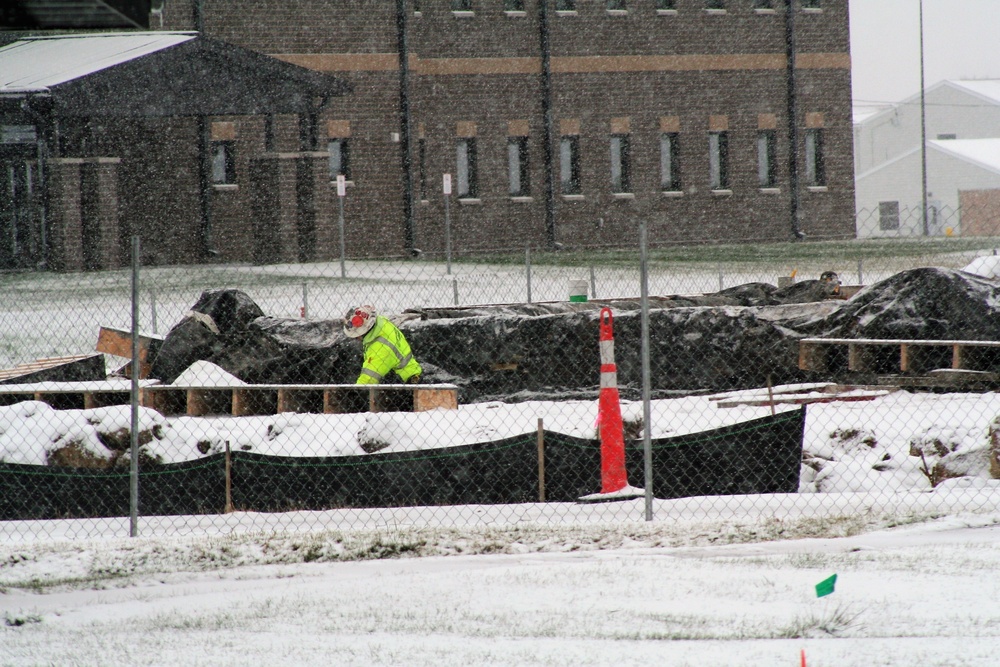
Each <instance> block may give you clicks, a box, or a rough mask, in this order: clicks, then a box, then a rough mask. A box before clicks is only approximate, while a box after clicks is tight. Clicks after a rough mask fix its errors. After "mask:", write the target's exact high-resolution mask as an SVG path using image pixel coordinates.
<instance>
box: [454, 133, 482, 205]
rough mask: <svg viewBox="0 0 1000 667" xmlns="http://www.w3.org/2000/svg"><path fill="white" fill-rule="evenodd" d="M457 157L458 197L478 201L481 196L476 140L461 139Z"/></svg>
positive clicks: (456, 153) (457, 147) (457, 148)
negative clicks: (478, 181)
mask: <svg viewBox="0 0 1000 667" xmlns="http://www.w3.org/2000/svg"><path fill="white" fill-rule="evenodd" d="M455 156H456V169H455V174H456V176H457V181H458V183H457V189H458V196H459V198H460V199H476V198H477V197H478V196H479V185H478V183H477V180H478V179H477V168H476V140H475V139H474V138H472V137H470V138H467V139H459V140H458V144H457V146H456V151H455Z"/></svg>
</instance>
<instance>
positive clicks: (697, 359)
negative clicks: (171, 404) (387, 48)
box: [153, 268, 1000, 402]
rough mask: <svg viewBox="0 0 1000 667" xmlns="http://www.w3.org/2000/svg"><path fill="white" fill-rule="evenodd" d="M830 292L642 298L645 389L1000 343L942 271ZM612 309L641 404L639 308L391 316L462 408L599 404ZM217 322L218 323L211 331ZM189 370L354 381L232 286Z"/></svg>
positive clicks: (177, 348)
mask: <svg viewBox="0 0 1000 667" xmlns="http://www.w3.org/2000/svg"><path fill="white" fill-rule="evenodd" d="M828 289H829V286H828V285H827V284H825V283H822V282H821V281H803V282H802V283H798V284H795V285H792V286H790V287H786V288H783V289H778V288H775V287H773V286H771V285H767V284H765V283H750V284H747V285H742V286H739V287H736V288H731V289H729V290H724V291H722V292H718V293H715V294H708V295H701V296H667V297H655V298H653V299H651V306H652V308H651V310H650V332H651V340H650V362H651V368H652V386H653V389H654V393H657V395H661V396H662V395H665V394H669V393H674V392H680V393H690V392H697V391H720V390H731V389H741V388H749V387H760V386H763V385H764V384H766V383H767V382H768V381H769V380H770V381H771V382H772V383H774V384H779V383H791V382H801V381H804V380H805V379H807V378H806V377H805V376H804V374H803V373H802V372H801V371H799V370H798V340H799V339H800V338H802V337H805V336H817V335H824V336H831V337H838V338H861V337H863V338H916V339H947V338H959V339H967V340H968V339H981V340H985V339H994V340H1000V309H998V304H1000V286H998V285H997V284H996V283H993V282H991V281H990V280H987V279H985V278H980V277H977V276H974V275H971V274H966V273H963V272H960V271H951V270H946V269H931V268H928V269H914V270H912V271H905V272H902V273H900V274H897V275H895V276H893V277H891V278H889V279H888V280H885V281H882V282H880V283H877V284H875V285H872V286H870V287H868V288H866V289H865V290H862V291H861V292H859V293H858V294H857V295H855V296H854V298H852V299H850V300H848V301H830V300H829V299H828V298H827V297H828ZM605 306H607V307H610V308H611V309H612V311H613V312H614V332H615V356H616V359H615V360H616V362H617V366H618V382H619V387H620V389H621V392H622V395H623V396H626V397H632V396H637V395H638V393H639V389H640V387H641V385H642V377H641V349H642V348H641V338H640V329H641V321H640V320H641V313H640V307H639V302H638V301H637V300H625V299H623V300H609V301H595V302H585V303H545V304H506V305H498V306H478V307H465V308H424V309H411V310H408V311H406V312H404V313H402V314H401V315H399V316H395V317H393V319H395V320H396V321H397V322H398V323H399V326H400V328H401V329H402V330H403V331H404V332H405V334H406V336H407V339H408V340H409V341H410V345H411V347H412V348H413V350H414V354H415V355H416V356H417V358H418V359H419V360H420V362H421V364H422V365H423V366H424V379H425V381H426V382H451V383H454V384H457V385H458V386H459V387H460V389H461V393H460V400H462V401H463V402H471V401H478V400H487V399H507V400H523V399H526V398H562V397H570V396H572V397H580V396H581V395H588V394H592V395H594V396H596V394H597V387H598V382H599V370H600V362H599V355H598V344H597V342H598V315H599V312H600V309H601V308H603V307H605ZM213 324H214V326H213ZM197 360H204V361H209V362H211V363H213V364H216V365H218V366H220V367H221V368H223V369H225V371H227V372H229V373H232V374H233V375H235V376H236V377H238V378H239V379H241V380H243V381H244V382H248V383H258V384H325V383H350V382H354V380H355V379H356V378H357V375H358V371H359V370H360V365H361V353H360V345H359V343H358V342H357V341H356V340H352V339H348V338H347V337H346V336H344V335H343V333H342V332H341V330H340V323H339V322H337V321H318V322H304V321H301V320H286V319H278V318H272V317H267V316H264V315H263V313H261V312H260V309H259V308H258V307H257V306H256V304H254V303H253V301H252V300H251V299H250V297H249V296H248V295H246V294H244V293H242V292H238V291H237V290H215V291H212V292H206V293H205V294H203V295H202V297H201V299H199V301H198V303H196V304H195V306H194V307H193V309H192V313H191V315H189V317H187V318H185V319H184V320H182V321H181V322H180V323H179V324H178V325H177V326H176V327H174V329H173V330H171V331H170V333H169V334H168V335H167V337H166V340H165V341H164V343H163V346H162V348H161V350H160V352H159V355H158V356H157V358H156V359H155V360H154V363H153V376H154V377H158V378H160V379H162V380H164V381H167V382H170V381H172V380H173V379H174V378H176V377H177V376H178V375H179V374H180V373H181V372H182V371H183V370H184V369H185V368H187V367H188V366H190V365H191V364H192V363H194V362H195V361H197Z"/></svg>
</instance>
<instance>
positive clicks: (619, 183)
mask: <svg viewBox="0 0 1000 667" xmlns="http://www.w3.org/2000/svg"><path fill="white" fill-rule="evenodd" d="M630 152H631V151H630V150H629V137H628V135H627V134H612V135H611V190H612V192H632V190H631V183H630V181H631V178H630V176H631V174H630V173H629V172H630V171H631V168H630V162H631V159H630V157H631V156H630Z"/></svg>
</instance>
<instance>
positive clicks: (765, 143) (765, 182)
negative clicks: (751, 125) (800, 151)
mask: <svg viewBox="0 0 1000 667" xmlns="http://www.w3.org/2000/svg"><path fill="white" fill-rule="evenodd" d="M777 136H778V135H777V132H775V131H774V130H761V131H760V132H758V133H757V183H758V184H759V185H760V187H762V188H773V187H774V184H775V182H776V181H777V173H778V172H777V169H776V165H777V161H776V160H775V149H776V147H777V142H778V138H777Z"/></svg>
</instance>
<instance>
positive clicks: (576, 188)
mask: <svg viewBox="0 0 1000 667" xmlns="http://www.w3.org/2000/svg"><path fill="white" fill-rule="evenodd" d="M559 183H560V185H561V188H562V193H563V194H564V195H578V194H580V191H581V187H580V137H578V136H576V135H567V136H565V137H563V138H562V139H561V140H560V141H559Z"/></svg>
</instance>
